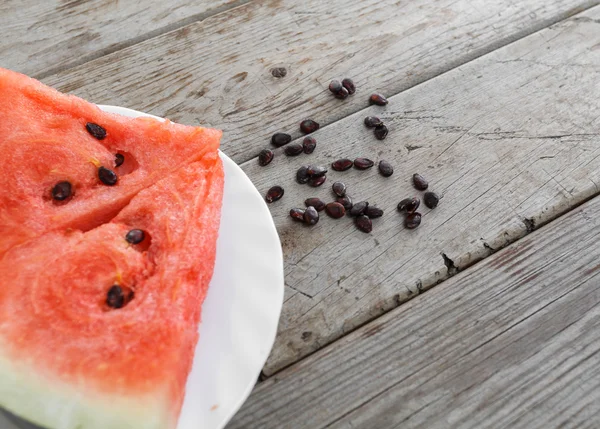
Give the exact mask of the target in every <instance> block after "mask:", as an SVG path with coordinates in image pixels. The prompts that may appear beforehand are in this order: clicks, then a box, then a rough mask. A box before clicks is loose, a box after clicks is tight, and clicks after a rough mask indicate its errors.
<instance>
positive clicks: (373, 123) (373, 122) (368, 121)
mask: <svg viewBox="0 0 600 429" xmlns="http://www.w3.org/2000/svg"><path fill="white" fill-rule="evenodd" d="M380 125H383V122H381V119H379V118H378V117H377V116H367V117H366V118H365V127H367V128H375V127H378V126H380Z"/></svg>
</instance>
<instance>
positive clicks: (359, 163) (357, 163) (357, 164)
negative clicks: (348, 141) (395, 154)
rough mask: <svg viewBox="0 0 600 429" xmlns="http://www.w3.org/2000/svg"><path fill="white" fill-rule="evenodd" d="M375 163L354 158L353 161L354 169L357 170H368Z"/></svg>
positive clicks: (367, 159) (365, 159)
mask: <svg viewBox="0 0 600 429" xmlns="http://www.w3.org/2000/svg"><path fill="white" fill-rule="evenodd" d="M373 165H375V163H374V162H373V161H371V160H370V159H369V158H356V159H355V160H354V168H357V169H359V170H366V169H368V168H371V167H373Z"/></svg>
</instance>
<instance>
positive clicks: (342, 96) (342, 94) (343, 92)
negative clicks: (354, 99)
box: [335, 87, 350, 100]
mask: <svg viewBox="0 0 600 429" xmlns="http://www.w3.org/2000/svg"><path fill="white" fill-rule="evenodd" d="M349 95H350V93H349V92H348V90H347V89H346V88H344V87H342V89H340V90H339V91H338V92H336V93H335V98H339V99H340V100H345V99H346V98H348V96H349Z"/></svg>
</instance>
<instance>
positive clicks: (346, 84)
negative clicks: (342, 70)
mask: <svg viewBox="0 0 600 429" xmlns="http://www.w3.org/2000/svg"><path fill="white" fill-rule="evenodd" d="M342 86H343V87H344V88H346V90H347V91H348V94H350V95H352V94H354V93H355V92H356V86H354V82H352V79H350V78H346V79H344V80H343V81H342Z"/></svg>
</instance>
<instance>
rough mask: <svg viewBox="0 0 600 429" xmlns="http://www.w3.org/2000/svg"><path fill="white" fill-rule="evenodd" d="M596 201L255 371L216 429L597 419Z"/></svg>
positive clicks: (544, 428)
mask: <svg viewBox="0 0 600 429" xmlns="http://www.w3.org/2000/svg"><path fill="white" fill-rule="evenodd" d="M595 25H598V24H595ZM580 30H581V29H580ZM599 211H600V198H595V199H593V200H592V201H591V202H589V203H586V204H584V205H583V206H581V207H580V208H578V209H576V210H575V211H572V212H570V213H569V214H567V215H566V216H564V217H561V218H559V219H557V220H556V221H554V222H552V223H550V224H549V225H547V226H545V227H543V228H542V229H540V230H538V231H536V232H534V233H533V234H530V235H528V236H527V237H525V238H523V239H522V240H520V241H518V242H517V243H515V244H513V245H511V246H510V247H508V248H506V249H504V250H502V251H500V252H498V253H496V254H494V255H493V256H491V257H489V258H487V259H485V260H484V261H483V262H481V263H479V264H477V265H475V266H473V267H471V268H469V269H468V270H466V271H465V272H463V273H460V274H459V275H457V276H455V277H453V278H452V279H450V280H448V281H446V282H444V284H443V286H441V287H437V288H434V289H433V290H431V291H429V292H427V293H426V294H424V295H422V296H419V297H417V298H416V299H414V300H412V301H410V302H408V303H407V304H406V305H403V306H401V307H400V308H397V309H395V310H393V311H392V312H390V313H388V314H386V315H384V316H382V317H381V318H379V319H377V320H375V321H374V322H372V323H369V324H368V325H366V326H364V327H362V328H360V329H359V330H357V331H355V332H353V333H352V334H350V335H348V336H346V337H345V338H343V339H341V340H340V341H338V342H336V343H334V344H332V345H330V346H328V347H327V348H325V349H322V350H320V351H319V352H317V353H316V354H315V355H313V356H310V357H308V358H307V359H305V360H303V361H301V362H300V363H298V364H295V365H293V366H292V367H290V368H289V369H287V370H285V371H282V372H281V373H279V374H277V375H275V376H273V377H271V378H270V379H268V380H266V381H264V382H263V383H261V384H260V385H258V386H257V387H256V389H255V391H254V393H253V394H252V395H251V396H250V399H249V400H248V401H247V402H246V404H245V405H244V406H243V408H242V409H241V411H240V412H239V413H238V415H237V416H236V417H235V418H234V420H233V422H232V423H231V424H230V425H229V426H228V428H229V429H236V428H244V429H251V428H261V429H268V428H278V429H279V428H299V427H309V428H315V429H316V428H324V427H327V428H336V429H337V428H340V429H341V428H345V429H347V428H354V429H357V428H382V429H383V428H449V427H451V428H474V429H475V428H476V429H484V428H490V429H495V428H511V429H520V428H522V429H536V428H539V429H552V428H583V427H588V428H596V427H598V426H599V425H600V416H599V415H598V411H599V407H598V404H599V401H600V290H599V289H598V282H599V277H598V274H599V273H600V271H599V269H600V265H599V264H598V259H599V258H600V241H599V238H600V218H599V217H598V216H597V213H598V212H599Z"/></svg>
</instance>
